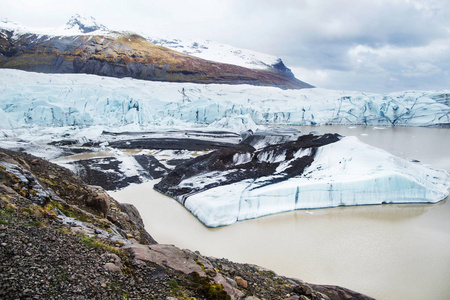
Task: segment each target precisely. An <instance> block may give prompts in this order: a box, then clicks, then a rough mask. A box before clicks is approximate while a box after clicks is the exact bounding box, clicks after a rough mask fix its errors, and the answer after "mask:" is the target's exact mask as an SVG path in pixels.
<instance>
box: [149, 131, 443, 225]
mask: <svg viewBox="0 0 450 300" xmlns="http://www.w3.org/2000/svg"><path fill="white" fill-rule="evenodd" d="M268 137H269V138H268V139H266V138H265V136H264V135H260V136H259V137H257V138H254V137H252V136H250V137H249V138H248V139H246V140H244V141H243V142H242V143H241V144H240V145H238V146H236V147H235V148H234V149H231V148H228V149H224V150H216V151H215V152H212V153H210V154H207V155H204V156H201V157H198V158H196V159H193V160H190V161H188V162H186V163H184V164H181V165H179V166H177V167H176V168H175V169H174V170H173V171H171V172H170V173H169V174H168V175H167V176H166V177H164V178H163V179H162V181H161V182H160V183H158V184H157V185H155V189H157V190H158V191H160V192H162V193H164V194H166V195H168V196H171V197H173V198H174V199H176V200H177V201H178V202H180V203H181V204H183V205H184V206H185V207H186V208H187V209H188V210H189V211H190V212H191V213H192V214H194V215H195V216H196V217H197V218H198V219H199V220H200V221H201V222H202V223H204V224H205V225H206V226H208V227H218V226H224V225H229V224H232V223H235V222H237V221H242V220H247V219H253V218H258V217H261V216H265V215H269V214H275V213H280V212H285V211H291V210H297V209H314V208H324V207H336V206H349V205H367V204H384V203H435V202H438V201H440V200H442V199H444V198H445V197H447V196H448V188H449V187H450V176H449V174H448V173H447V172H446V171H443V170H434V169H431V168H428V167H425V166H421V165H417V164H414V163H411V162H408V161H405V160H403V159H401V158H398V157H395V156H393V155H391V154H389V153H387V152H385V151H383V150H380V149H377V148H373V147H371V146H368V145H366V144H364V143H361V142H360V141H359V140H358V139H357V138H355V137H341V136H338V135H335V134H326V135H323V136H316V135H312V134H309V135H300V136H299V137H298V138H297V139H292V138H289V135H285V141H284V142H281V141H280V138H275V139H274V137H273V136H270V135H269V136H268ZM279 137H280V136H279ZM281 137H282V135H281Z"/></svg>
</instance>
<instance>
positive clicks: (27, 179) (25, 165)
mask: <svg viewBox="0 0 450 300" xmlns="http://www.w3.org/2000/svg"><path fill="white" fill-rule="evenodd" d="M0 179H1V182H0V298H1V299H123V298H125V299H191V300H192V299H248V300H250V299H371V298H370V297H367V296H365V295H362V294H359V293H357V292H353V291H350V290H348V289H345V288H341V287H337V286H324V285H314V284H308V283H305V282H303V281H301V280H298V279H291V278H286V277H283V276H278V275H277V274H275V273H274V272H272V271H270V270H267V269H264V268H261V267H258V266H254V265H248V264H237V263H233V262H230V261H228V260H226V259H218V258H212V257H204V256H202V255H201V254H200V253H198V252H192V251H190V250H182V249H179V248H177V247H175V246H173V245H161V244H157V243H156V241H154V240H153V238H152V237H151V236H150V235H149V234H148V233H147V231H146V230H145V229H144V226H143V223H142V220H141V218H140V215H139V212H138V211H137V210H136V209H135V208H134V207H133V206H132V205H126V204H120V203H118V202H116V201H115V200H114V199H112V198H111V197H109V196H108V195H107V194H106V193H105V192H104V190H103V189H102V188H99V187H95V186H89V185H86V184H85V183H84V182H83V181H81V180H80V179H79V178H78V177H76V176H75V175H73V173H71V172H70V171H68V170H67V169H64V168H62V167H59V166H57V165H54V164H51V163H49V162H47V161H45V160H42V159H39V158H36V157H34V156H31V155H28V154H25V153H19V152H12V151H8V150H3V149H0Z"/></svg>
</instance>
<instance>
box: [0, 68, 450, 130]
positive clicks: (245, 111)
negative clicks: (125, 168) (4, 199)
mask: <svg viewBox="0 0 450 300" xmlns="http://www.w3.org/2000/svg"><path fill="white" fill-rule="evenodd" d="M0 116H2V118H1V119H2V120H1V122H0V128H2V129H15V128H26V127H33V126H44V127H49V126H50V127H61V126H82V127H85V126H98V125H101V126H106V127H117V126H126V125H130V124H131V125H133V124H134V125H136V126H141V127H142V126H144V127H145V126H171V125H174V126H175V125H179V126H184V127H185V126H208V125H210V126H215V127H223V128H227V127H228V126H231V127H234V129H239V130H246V129H254V128H255V126H256V125H328V124H330V125H331V124H332V125H339V124H342V125H371V126H448V124H450V90H442V91H404V92H396V93H388V94H372V93H362V92H356V91H338V90H326V89H320V88H311V89H301V90H282V89H279V88H274V87H258V86H250V85H220V84H193V83H167V82H149V81H143V80H136V79H131V78H122V79H117V78H109V77H101V76H95V75H81V74H41V73H33V72H25V71H19V70H9V69H1V70H0ZM236 121H237V123H236Z"/></svg>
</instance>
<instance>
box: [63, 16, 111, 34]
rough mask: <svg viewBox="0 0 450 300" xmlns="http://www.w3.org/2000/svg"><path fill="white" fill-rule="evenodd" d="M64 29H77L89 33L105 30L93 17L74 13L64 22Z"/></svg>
mask: <svg viewBox="0 0 450 300" xmlns="http://www.w3.org/2000/svg"><path fill="white" fill-rule="evenodd" d="M65 29H78V30H79V31H80V32H82V33H90V32H93V31H96V30H107V28H106V26H104V25H102V24H99V23H97V21H96V20H95V19H94V17H88V16H82V15H79V14H76V15H74V16H72V17H71V18H70V20H69V22H67V23H66V27H65Z"/></svg>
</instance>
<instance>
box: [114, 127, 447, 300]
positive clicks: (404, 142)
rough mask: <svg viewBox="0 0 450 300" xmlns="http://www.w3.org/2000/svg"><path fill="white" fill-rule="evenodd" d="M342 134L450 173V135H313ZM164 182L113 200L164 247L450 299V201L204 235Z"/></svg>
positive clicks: (409, 131)
mask: <svg viewBox="0 0 450 300" xmlns="http://www.w3.org/2000/svg"><path fill="white" fill-rule="evenodd" d="M301 129H302V130H303V131H304V132H309V131H312V130H316V131H319V132H338V133H341V134H343V135H356V136H358V137H359V138H360V139H361V140H362V141H364V142H366V143H369V144H371V145H374V146H377V147H380V148H384V149H386V150H388V151H389V152H391V153H393V154H396V155H398V156H401V157H405V158H408V159H417V160H420V161H421V162H422V163H426V164H430V165H432V166H434V167H436V168H443V169H447V170H448V171H450V155H449V154H448V153H450V151H449V149H450V129H438V128H389V129H373V128H366V127H356V128H349V127H344V126H338V127H336V126H326V127H312V128H311V127H303V128H301ZM153 184H154V182H148V183H144V184H141V185H134V186H130V187H128V188H126V189H124V190H122V191H119V192H115V193H111V194H112V195H113V197H115V198H116V199H117V200H119V201H121V202H128V203H132V204H134V205H136V207H137V208H138V209H139V211H140V212H141V215H142V217H143V219H144V222H145V225H146V228H147V230H148V231H149V232H150V233H151V234H152V236H153V237H154V238H155V239H156V240H157V241H158V242H160V243H168V244H175V245H177V246H179V247H181V248H189V249H191V250H199V251H200V252H201V253H202V254H205V255H209V256H215V257H226V258H228V259H230V260H233V261H237V262H247V263H255V264H258V265H261V266H264V267H267V268H270V269H272V270H274V271H275V272H277V273H278V274H280V275H286V276H291V277H296V278H300V279H302V280H305V281H308V282H313V283H322V284H336V285H341V286H345V287H347V288H350V289H354V290H356V291H359V292H362V293H365V294H367V295H370V296H372V297H375V298H377V299H388V300H389V299H450V285H449V282H450V201H449V200H446V201H442V202H440V203H437V204H431V205H430V204H412V205H378V206H359V207H340V208H331V209H320V210H309V211H295V212H288V213H283V214H278V215H272V216H267V217H263V218H259V219H255V220H249V221H244V222H238V223H236V224H233V225H231V226H226V227H222V228H216V229H208V228H206V227H204V226H203V225H202V224H201V223H200V222H199V221H198V220H197V219H196V218H195V217H193V216H192V215H191V214H190V213H189V212H188V211H187V210H186V209H185V208H184V207H183V206H181V205H180V204H178V202H176V201H175V200H172V199H170V198H168V197H165V196H163V195H161V194H159V193H157V192H156V191H154V190H153V189H152V187H153Z"/></svg>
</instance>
